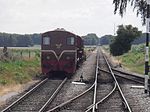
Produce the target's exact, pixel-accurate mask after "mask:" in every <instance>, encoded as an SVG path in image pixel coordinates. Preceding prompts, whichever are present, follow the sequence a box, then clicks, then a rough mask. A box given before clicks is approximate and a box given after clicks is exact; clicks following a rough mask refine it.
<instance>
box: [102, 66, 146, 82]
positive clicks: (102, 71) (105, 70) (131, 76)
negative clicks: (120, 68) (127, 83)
mask: <svg viewBox="0 0 150 112" xmlns="http://www.w3.org/2000/svg"><path fill="white" fill-rule="evenodd" d="M99 70H100V71H102V72H105V73H109V74H111V73H110V72H108V71H106V70H104V69H101V68H99ZM122 74H123V72H122ZM114 75H115V76H118V77H121V78H124V79H127V80H131V81H134V82H137V83H140V84H144V81H143V82H142V81H138V80H134V79H131V78H128V77H124V76H121V75H118V74H114ZM129 77H130V76H129ZM131 77H134V76H131ZM138 78H140V77H138Z"/></svg>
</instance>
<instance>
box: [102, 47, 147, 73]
mask: <svg viewBox="0 0 150 112" xmlns="http://www.w3.org/2000/svg"><path fill="white" fill-rule="evenodd" d="M102 48H103V49H104V50H105V51H106V52H108V53H110V52H109V46H102ZM114 58H115V59H116V60H117V61H119V62H120V63H121V64H122V65H123V67H125V68H126V69H128V70H130V71H132V72H136V73H139V74H144V69H145V59H144V58H145V45H144V44H140V45H132V48H131V50H130V51H129V52H128V53H125V54H123V55H121V56H115V57H114Z"/></svg>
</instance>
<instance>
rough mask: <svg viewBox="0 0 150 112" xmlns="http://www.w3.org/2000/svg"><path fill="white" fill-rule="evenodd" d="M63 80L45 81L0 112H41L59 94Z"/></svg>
mask: <svg viewBox="0 0 150 112" xmlns="http://www.w3.org/2000/svg"><path fill="white" fill-rule="evenodd" d="M66 80H67V78H65V79H64V80H49V79H45V80H43V81H41V82H40V83H39V84H38V85H36V86H35V87H34V88H32V89H31V90H30V91H29V92H27V93H25V94H24V95H23V96H22V97H20V98H19V99H18V100H16V101H15V102H13V103H12V104H11V105H9V106H8V107H6V108H5V109H4V110H2V111H1V112H22V111H26V112H29V111H35V112H42V111H44V110H45V108H46V107H47V104H49V103H50V102H51V101H52V100H53V98H54V97H55V95H56V94H57V93H58V92H59V90H60V89H61V87H62V86H63V84H64V83H65V82H66Z"/></svg>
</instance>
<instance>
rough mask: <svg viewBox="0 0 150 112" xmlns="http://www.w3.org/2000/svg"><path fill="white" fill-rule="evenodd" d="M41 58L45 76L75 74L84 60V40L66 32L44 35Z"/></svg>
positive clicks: (53, 32)
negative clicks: (55, 73) (54, 73)
mask: <svg viewBox="0 0 150 112" xmlns="http://www.w3.org/2000/svg"><path fill="white" fill-rule="evenodd" d="M41 58H42V59H41V66H42V73H43V74H49V73H51V72H57V71H61V72H64V73H67V74H72V73H75V71H76V67H77V65H78V64H79V63H80V62H81V61H82V60H83V59H84V48H83V40H82V38H81V37H80V36H77V35H75V34H73V33H71V32H68V31H64V30H63V31H62V30H54V31H49V32H46V33H43V34H42V45H41Z"/></svg>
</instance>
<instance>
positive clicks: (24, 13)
mask: <svg viewBox="0 0 150 112" xmlns="http://www.w3.org/2000/svg"><path fill="white" fill-rule="evenodd" d="M112 1H113V0H0V32H6V33H19V34H25V33H27V34H33V33H43V32H46V31H50V30H54V29H56V28H65V29H66V30H68V31H71V32H73V33H76V34H78V35H81V36H82V35H86V34H88V33H96V34H97V35H98V36H99V37H100V36H103V35H105V34H114V26H115V29H116V30H117V25H120V24H125V25H128V24H132V25H133V26H136V27H138V28H139V30H142V31H144V32H145V27H143V26H142V23H141V19H140V16H139V17H138V18H137V17H136V12H133V11H132V10H133V9H131V8H128V10H127V12H126V14H125V16H124V17H123V18H121V17H120V16H119V15H118V14H117V15H114V14H113V10H114V6H113V4H112Z"/></svg>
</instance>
